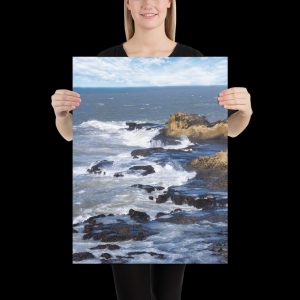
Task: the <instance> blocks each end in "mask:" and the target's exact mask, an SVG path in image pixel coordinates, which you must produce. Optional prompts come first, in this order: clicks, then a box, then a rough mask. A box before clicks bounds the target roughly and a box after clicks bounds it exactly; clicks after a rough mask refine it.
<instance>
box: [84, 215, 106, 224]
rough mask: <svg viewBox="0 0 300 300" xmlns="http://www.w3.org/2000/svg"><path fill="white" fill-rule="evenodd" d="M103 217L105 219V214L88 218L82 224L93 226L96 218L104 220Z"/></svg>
mask: <svg viewBox="0 0 300 300" xmlns="http://www.w3.org/2000/svg"><path fill="white" fill-rule="evenodd" d="M104 217H105V214H100V215H97V216H93V217H90V218H88V219H87V220H85V221H84V222H83V223H90V224H95V223H96V219H98V218H104Z"/></svg>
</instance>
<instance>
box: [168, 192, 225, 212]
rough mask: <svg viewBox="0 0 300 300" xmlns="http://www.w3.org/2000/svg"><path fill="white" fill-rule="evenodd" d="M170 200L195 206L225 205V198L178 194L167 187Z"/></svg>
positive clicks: (208, 207)
mask: <svg viewBox="0 0 300 300" xmlns="http://www.w3.org/2000/svg"><path fill="white" fill-rule="evenodd" d="M169 195H170V197H171V200H172V201H173V202H174V203H175V204H177V205H182V204H188V205H190V206H194V207H196V208H202V209H211V208H216V207H227V204H228V201H227V199H223V198H221V199H220V198H217V197H214V196H212V195H201V196H189V195H182V194H178V193H177V192H176V191H174V190H172V189H169Z"/></svg>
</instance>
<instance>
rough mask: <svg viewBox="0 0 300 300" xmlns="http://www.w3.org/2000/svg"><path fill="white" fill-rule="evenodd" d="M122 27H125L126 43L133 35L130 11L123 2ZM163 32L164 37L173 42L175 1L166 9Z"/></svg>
mask: <svg viewBox="0 0 300 300" xmlns="http://www.w3.org/2000/svg"><path fill="white" fill-rule="evenodd" d="M124 25H125V35H126V40H127V41H128V40H129V39H131V38H132V37H133V35H134V21H133V18H132V16H131V12H130V10H128V8H127V6H126V3H125V1H124ZM165 30H166V35H167V37H168V38H169V39H171V40H172V41H175V33H176V0H172V1H171V7H170V8H168V11H167V16H166V20H165Z"/></svg>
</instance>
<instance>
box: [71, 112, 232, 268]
mask: <svg viewBox="0 0 300 300" xmlns="http://www.w3.org/2000/svg"><path fill="white" fill-rule="evenodd" d="M127 126H128V129H127V130H129V131H132V130H139V129H142V128H151V127H155V126H157V125H156V124H152V123H142V124H137V123H133V122H130V123H127ZM182 136H185V137H188V138H189V140H190V141H192V142H193V143H195V144H194V145H190V146H187V147H185V148H181V149H165V148H163V147H152V148H145V149H136V150H134V151H132V152H131V156H132V158H133V159H140V158H144V157H147V156H149V157H151V156H157V157H158V159H159V157H160V155H165V154H170V155H173V156H174V155H184V154H187V153H190V154H191V156H190V157H191V159H189V160H188V161H187V162H186V163H185V164H183V167H184V168H185V169H186V170H187V171H194V172H195V173H196V176H195V179H194V180H195V181H194V183H191V184H194V185H197V184H201V187H203V188H206V189H207V190H208V192H207V193H201V194H191V193H189V186H188V185H187V186H186V187H185V189H182V188H181V187H180V186H179V187H178V186H177V187H176V186H170V187H164V186H161V185H145V184H144V185H143V184H133V185H131V186H129V187H128V188H129V189H142V190H144V191H145V193H146V194H145V195H147V196H145V197H147V198H148V199H149V200H151V201H153V203H156V204H157V205H160V204H162V203H166V202H168V201H169V202H170V203H173V204H175V205H182V206H183V205H187V206H189V207H193V208H194V209H195V210H193V211H185V210H182V209H181V208H176V209H174V210H171V211H169V212H168V213H166V212H159V213H157V214H156V216H155V218H152V219H151V218H150V216H149V214H148V213H147V211H137V210H134V209H129V210H128V214H125V215H113V214H106V215H105V214H99V215H97V216H93V217H90V218H89V219H87V220H85V221H84V222H80V223H77V224H74V225H73V235H75V236H76V237H77V239H80V240H82V241H89V242H91V243H92V244H93V246H92V247H89V248H88V249H87V250H88V251H81V252H76V253H73V261H74V262H81V261H83V262H87V263H93V262H95V261H96V262H98V263H104V264H106V263H134V259H135V258H136V257H138V256H147V255H148V256H149V257H152V258H153V259H155V260H156V261H157V263H164V261H165V260H166V259H167V257H168V253H166V252H165V251H152V250H151V251H147V250H146V249H144V250H143V249H137V251H126V249H127V247H125V246H124V245H123V243H124V242H126V241H131V242H132V243H135V242H138V241H144V240H146V239H147V240H149V238H151V237H155V236H158V235H160V234H161V232H160V229H159V228H161V225H163V224H166V225H167V224H168V226H171V225H172V226H174V228H173V230H176V226H180V225H189V224H194V225H195V226H199V232H198V234H199V238H200V239H201V241H202V240H204V242H203V241H202V243H203V249H202V251H206V253H209V254H210V255H213V256H217V257H218V258H219V260H218V261H219V263H227V255H228V250H227V206H228V201H227V197H224V195H223V194H218V192H223V193H227V183H228V176H227V168H228V154H227V151H219V152H214V153H213V154H211V155H202V156H198V157H197V156H196V157H195V156H193V152H194V151H195V149H196V148H197V147H198V144H199V143H200V144H201V143H203V142H205V143H207V142H208V141H209V142H210V143H214V142H215V143H225V141H226V137H227V122H226V121H217V122H213V123H210V122H208V120H207V118H206V117H205V116H199V115H189V114H186V113H182V112H177V113H175V114H172V115H170V117H169V119H168V122H167V123H166V125H165V126H164V127H163V128H162V129H161V130H160V132H159V134H158V135H157V136H155V137H154V138H153V140H154V141H159V142H160V143H161V144H163V145H178V144H179V143H180V142H178V138H181V137H182ZM113 164H114V161H110V160H102V161H96V162H95V163H93V164H92V165H91V166H90V167H89V168H88V169H87V173H89V174H97V175H101V176H107V171H108V170H109V169H110V168H111V167H112V166H113ZM154 173H155V169H154V168H153V166H152V165H149V164H148V165H146V164H145V165H143V164H142V161H140V162H139V164H138V165H135V166H133V167H128V168H127V170H124V171H120V172H115V173H114V175H113V177H116V178H117V177H126V176H128V175H130V174H135V175H138V176H143V177H144V176H148V175H150V174H154ZM217 224H225V225H226V226H225V225H224V226H223V225H222V226H223V227H222V226H221V227H220V228H218V227H217ZM202 227H205V228H207V229H206V231H202V229H201V228H202ZM197 228H198V227H197ZM211 228H213V230H214V231H213V232H210V230H212V229H211ZM207 232H210V233H209V234H208V233H207ZM216 236H217V238H216ZM95 242H97V243H99V244H95ZM120 253H122V254H120ZM124 253H125V254H124ZM191 263H193V262H191ZM195 263H197V260H195Z"/></svg>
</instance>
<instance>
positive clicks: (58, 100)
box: [51, 90, 81, 118]
mask: <svg viewBox="0 0 300 300" xmlns="http://www.w3.org/2000/svg"><path fill="white" fill-rule="evenodd" d="M51 100H52V102H51V104H52V107H53V109H54V112H55V115H56V117H57V118H65V117H66V116H67V115H68V113H69V111H70V110H74V109H75V108H76V107H78V106H79V105H80V102H81V100H80V95H79V94H78V93H76V92H72V91H69V90H56V91H55V93H54V94H53V95H52V97H51Z"/></svg>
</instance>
